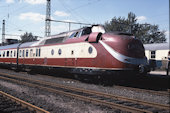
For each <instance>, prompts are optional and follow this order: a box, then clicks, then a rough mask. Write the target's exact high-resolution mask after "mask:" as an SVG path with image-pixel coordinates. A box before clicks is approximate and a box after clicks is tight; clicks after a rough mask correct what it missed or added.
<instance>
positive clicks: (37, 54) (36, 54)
mask: <svg viewBox="0 0 170 113" xmlns="http://www.w3.org/2000/svg"><path fill="white" fill-rule="evenodd" d="M38 53H39V52H38V49H36V57H37V56H38Z"/></svg>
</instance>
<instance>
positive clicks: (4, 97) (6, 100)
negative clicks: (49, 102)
mask: <svg viewBox="0 0 170 113" xmlns="http://www.w3.org/2000/svg"><path fill="white" fill-rule="evenodd" d="M0 100H1V101H0V113H13V112H15V113H49V112H48V111H45V110H43V109H41V108H39V107H36V106H34V105H32V104H29V103H27V102H25V101H23V100H21V99H18V98H16V97H14V96H12V95H9V94H7V93H5V92H2V91H0Z"/></svg>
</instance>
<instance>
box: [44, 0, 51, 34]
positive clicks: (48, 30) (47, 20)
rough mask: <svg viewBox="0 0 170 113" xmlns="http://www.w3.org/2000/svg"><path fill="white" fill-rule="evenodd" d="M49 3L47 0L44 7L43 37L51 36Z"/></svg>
mask: <svg viewBox="0 0 170 113" xmlns="http://www.w3.org/2000/svg"><path fill="white" fill-rule="evenodd" d="M50 19H51V1H50V0H47V5H46V19H45V36H47V37H48V36H50V35H51V22H50Z"/></svg>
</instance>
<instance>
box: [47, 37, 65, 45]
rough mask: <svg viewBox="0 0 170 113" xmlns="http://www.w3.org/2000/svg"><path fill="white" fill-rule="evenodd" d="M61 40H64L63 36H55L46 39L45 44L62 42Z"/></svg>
mask: <svg viewBox="0 0 170 113" xmlns="http://www.w3.org/2000/svg"><path fill="white" fill-rule="evenodd" d="M63 40H64V37H57V38H52V39H48V40H46V41H45V45H46V44H55V43H62V42H63Z"/></svg>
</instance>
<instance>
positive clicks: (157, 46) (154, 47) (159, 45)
mask: <svg viewBox="0 0 170 113" xmlns="http://www.w3.org/2000/svg"><path fill="white" fill-rule="evenodd" d="M144 47H145V50H169V49H170V46H169V43H153V44H144Z"/></svg>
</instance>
